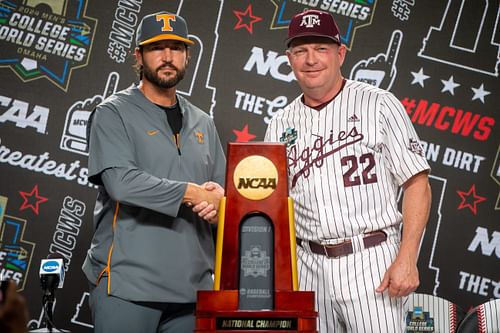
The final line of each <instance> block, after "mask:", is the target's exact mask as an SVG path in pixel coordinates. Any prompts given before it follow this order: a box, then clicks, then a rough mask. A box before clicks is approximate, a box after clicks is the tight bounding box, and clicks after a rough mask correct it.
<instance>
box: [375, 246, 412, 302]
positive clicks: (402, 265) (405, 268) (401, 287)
mask: <svg viewBox="0 0 500 333" xmlns="http://www.w3.org/2000/svg"><path fill="white" fill-rule="evenodd" d="M419 284H420V281H419V277H418V269H417V265H416V263H413V262H412V260H405V259H403V258H401V257H400V256H398V257H396V260H394V262H393V263H392V264H391V266H389V268H388V269H387V271H386V272H385V274H384V278H383V279H382V282H381V283H380V285H379V286H378V288H377V289H376V291H377V292H379V293H382V292H384V291H385V290H388V292H389V296H391V297H403V296H408V295H409V294H410V293H412V292H413V291H415V289H417V287H418V286H419Z"/></svg>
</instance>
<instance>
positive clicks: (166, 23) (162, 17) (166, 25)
mask: <svg viewBox="0 0 500 333" xmlns="http://www.w3.org/2000/svg"><path fill="white" fill-rule="evenodd" d="M156 21H157V22H160V21H163V27H162V28H161V31H172V30H174V29H172V26H171V25H170V21H175V15H174V14H158V15H156Z"/></svg>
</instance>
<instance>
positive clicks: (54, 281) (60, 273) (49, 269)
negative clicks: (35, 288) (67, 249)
mask: <svg viewBox="0 0 500 333" xmlns="http://www.w3.org/2000/svg"><path fill="white" fill-rule="evenodd" d="M63 258H64V257H63V256H62V254H60V253H57V252H54V253H51V254H49V255H48V256H47V259H42V262H41V263H40V282H41V284H42V288H43V292H44V295H46V296H49V297H51V298H53V297H54V292H55V289H56V288H62V287H63V284H64V262H63Z"/></svg>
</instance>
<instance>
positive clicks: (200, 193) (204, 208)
mask: <svg viewBox="0 0 500 333" xmlns="http://www.w3.org/2000/svg"><path fill="white" fill-rule="evenodd" d="M223 196H224V189H223V188H222V187H221V186H220V185H219V184H217V183H214V182H207V183H204V184H203V185H197V184H193V183H188V186H187V189H186V193H185V195H184V203H185V204H186V205H187V206H188V207H192V208H193V211H194V212H195V213H198V215H199V216H200V217H201V218H203V219H205V220H207V221H209V222H210V223H216V222H217V214H218V209H219V202H220V199H221V198H222V197H223Z"/></svg>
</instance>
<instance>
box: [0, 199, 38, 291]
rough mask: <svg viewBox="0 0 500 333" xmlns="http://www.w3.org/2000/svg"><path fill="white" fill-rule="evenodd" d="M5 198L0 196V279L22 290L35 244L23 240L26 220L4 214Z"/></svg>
mask: <svg viewBox="0 0 500 333" xmlns="http://www.w3.org/2000/svg"><path fill="white" fill-rule="evenodd" d="M6 208H7V198H6V197H3V196H0V277H1V278H3V279H11V280H14V281H15V282H16V283H17V290H19V291H21V290H23V289H24V285H25V283H26V277H27V275H28V270H29V267H30V263H31V258H32V257H33V252H34V250H35V243H32V242H28V241H26V240H24V229H25V227H26V220H22V219H19V218H16V217H12V216H9V215H6V214H5V211H6Z"/></svg>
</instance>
